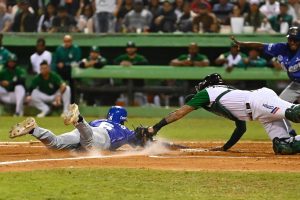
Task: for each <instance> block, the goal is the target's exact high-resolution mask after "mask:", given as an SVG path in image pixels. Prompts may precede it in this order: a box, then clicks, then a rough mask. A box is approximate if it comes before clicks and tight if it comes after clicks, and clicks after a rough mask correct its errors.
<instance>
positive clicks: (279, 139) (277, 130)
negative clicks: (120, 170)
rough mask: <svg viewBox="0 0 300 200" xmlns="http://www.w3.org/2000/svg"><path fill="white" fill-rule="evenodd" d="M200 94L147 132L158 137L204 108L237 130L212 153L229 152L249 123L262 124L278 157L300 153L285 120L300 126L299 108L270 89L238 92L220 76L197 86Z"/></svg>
mask: <svg viewBox="0 0 300 200" xmlns="http://www.w3.org/2000/svg"><path fill="white" fill-rule="evenodd" d="M196 89H197V92H196V93H195V94H192V95H190V96H189V97H187V99H189V100H188V101H187V103H186V104H185V105H184V106H182V107H181V108H179V109H177V110H176V111H174V112H171V113H170V114H169V115H168V116H166V117H165V118H163V119H162V120H161V121H160V122H158V123H157V124H155V125H154V126H153V127H149V128H146V131H148V132H149V133H152V135H155V134H156V133H157V132H158V131H159V130H160V129H161V128H162V127H164V126H166V125H167V124H170V123H172V122H175V121H177V120H179V119H181V118H183V117H184V116H185V115H187V114H188V113H190V112H192V111H194V110H197V109H199V108H204V109H205V110H207V111H209V112H212V113H214V114H217V115H220V116H222V117H225V118H227V119H230V120H232V121H234V122H235V125H236V128H235V130H234V131H233V133H232V136H231V137H230V139H229V140H228V141H227V142H226V143H225V144H224V145H223V146H222V147H217V148H214V149H212V150H215V151H227V150H228V149H230V148H231V147H232V146H233V145H235V144H236V143H237V142H238V141H239V139H240V138H241V137H242V135H243V134H244V133H245V132H246V121H251V120H258V121H259V122H261V123H262V124H263V126H264V128H265V130H266V132H267V133H268V135H269V138H270V139H271V140H272V141H273V150H274V152H275V153H276V154H295V153H300V136H295V137H294V136H291V135H290V134H289V132H288V130H287V127H286V123H285V122H284V119H287V120H290V121H292V122H295V123H300V105H295V104H292V103H289V102H287V101H284V100H282V99H280V98H279V97H278V96H277V94H276V93H275V92H274V91H273V90H271V89H268V88H261V89H258V90H251V91H249V90H238V89H235V88H232V87H230V86H227V85H226V84H225V83H224V81H223V79H222V77H221V76H220V75H219V74H211V75H208V76H206V77H205V78H204V80H203V81H201V82H200V83H199V85H198V86H196Z"/></svg>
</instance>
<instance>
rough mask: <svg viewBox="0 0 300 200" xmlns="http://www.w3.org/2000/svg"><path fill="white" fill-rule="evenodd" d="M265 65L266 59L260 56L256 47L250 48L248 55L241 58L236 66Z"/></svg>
mask: <svg viewBox="0 0 300 200" xmlns="http://www.w3.org/2000/svg"><path fill="white" fill-rule="evenodd" d="M266 66H267V60H266V59H264V58H262V57H260V55H259V50H257V49H251V50H250V51H249V55H248V57H246V58H243V59H242V60H241V61H240V62H239V64H238V67H244V68H247V67H266Z"/></svg>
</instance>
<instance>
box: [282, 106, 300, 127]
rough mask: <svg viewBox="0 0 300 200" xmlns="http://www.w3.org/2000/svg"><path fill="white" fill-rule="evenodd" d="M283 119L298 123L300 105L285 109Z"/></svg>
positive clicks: (299, 121)
mask: <svg viewBox="0 0 300 200" xmlns="http://www.w3.org/2000/svg"><path fill="white" fill-rule="evenodd" d="M285 117H286V118H287V119H288V120H290V121H292V122H295V123H300V105H294V106H292V107H291V108H288V109H286V111H285Z"/></svg>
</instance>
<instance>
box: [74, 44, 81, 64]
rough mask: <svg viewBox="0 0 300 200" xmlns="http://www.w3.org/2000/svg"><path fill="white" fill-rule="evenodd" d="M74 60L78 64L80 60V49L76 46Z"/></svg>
mask: <svg viewBox="0 0 300 200" xmlns="http://www.w3.org/2000/svg"><path fill="white" fill-rule="evenodd" d="M74 59H75V61H77V62H79V61H80V59H81V49H80V48H79V47H78V46H76V48H75V58H74Z"/></svg>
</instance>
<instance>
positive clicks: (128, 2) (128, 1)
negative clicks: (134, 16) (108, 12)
mask: <svg viewBox="0 0 300 200" xmlns="http://www.w3.org/2000/svg"><path fill="white" fill-rule="evenodd" d="M133 1H134V0H124V2H123V4H122V6H121V8H120V11H119V12H118V15H117V26H116V31H117V32H125V31H126V28H125V27H124V25H123V19H124V17H125V15H126V14H127V13H129V12H130V11H131V10H132V9H133Z"/></svg>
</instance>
